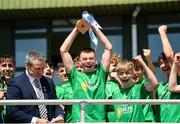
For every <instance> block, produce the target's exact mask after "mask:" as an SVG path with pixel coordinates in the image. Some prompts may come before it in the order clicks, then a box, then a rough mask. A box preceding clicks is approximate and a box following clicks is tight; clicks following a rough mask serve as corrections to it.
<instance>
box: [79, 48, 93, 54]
mask: <svg viewBox="0 0 180 124" xmlns="http://www.w3.org/2000/svg"><path fill="white" fill-rule="evenodd" d="M82 52H85V53H90V52H93V53H94V54H95V51H94V49H92V48H89V47H88V48H83V49H81V53H82Z"/></svg>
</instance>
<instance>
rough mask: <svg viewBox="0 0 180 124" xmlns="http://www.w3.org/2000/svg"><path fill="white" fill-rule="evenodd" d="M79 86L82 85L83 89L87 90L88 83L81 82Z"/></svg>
mask: <svg viewBox="0 0 180 124" xmlns="http://www.w3.org/2000/svg"><path fill="white" fill-rule="evenodd" d="M81 87H82V89H83V90H88V84H87V82H83V83H81Z"/></svg>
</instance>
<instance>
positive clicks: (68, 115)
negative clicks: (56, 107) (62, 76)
mask: <svg viewBox="0 0 180 124" xmlns="http://www.w3.org/2000/svg"><path fill="white" fill-rule="evenodd" d="M56 95H57V98H58V99H72V98H73V91H72V86H71V84H70V83H69V82H64V83H63V84H60V85H56ZM64 111H65V119H64V121H65V123H71V122H72V105H65V110H64Z"/></svg>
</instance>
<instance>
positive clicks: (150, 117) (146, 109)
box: [138, 75, 155, 122]
mask: <svg viewBox="0 0 180 124" xmlns="http://www.w3.org/2000/svg"><path fill="white" fill-rule="evenodd" d="M147 82H148V81H147V78H146V76H145V75H143V78H142V80H141V81H139V82H138V84H141V83H142V84H144V85H146V83H147ZM150 98H152V92H148V95H147V97H146V99H150ZM143 113H144V116H145V121H146V122H155V119H154V112H153V108H152V105H151V104H145V105H143Z"/></svg>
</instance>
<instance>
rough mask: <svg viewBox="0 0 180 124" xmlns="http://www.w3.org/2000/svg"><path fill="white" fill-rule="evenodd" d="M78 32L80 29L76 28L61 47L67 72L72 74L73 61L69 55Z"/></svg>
mask: <svg viewBox="0 0 180 124" xmlns="http://www.w3.org/2000/svg"><path fill="white" fill-rule="evenodd" d="M78 32H79V31H78V29H77V28H76V27H75V28H74V29H73V30H72V32H71V33H70V34H69V36H68V37H67V38H66V39H65V41H64V43H63V44H62V45H61V47H60V54H61V57H62V61H63V63H64V66H65V68H66V71H67V72H70V70H71V69H72V67H73V59H72V57H71V55H70V53H69V49H70V47H71V45H72V43H73V41H74V39H75V38H76V36H77V34H78Z"/></svg>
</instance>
